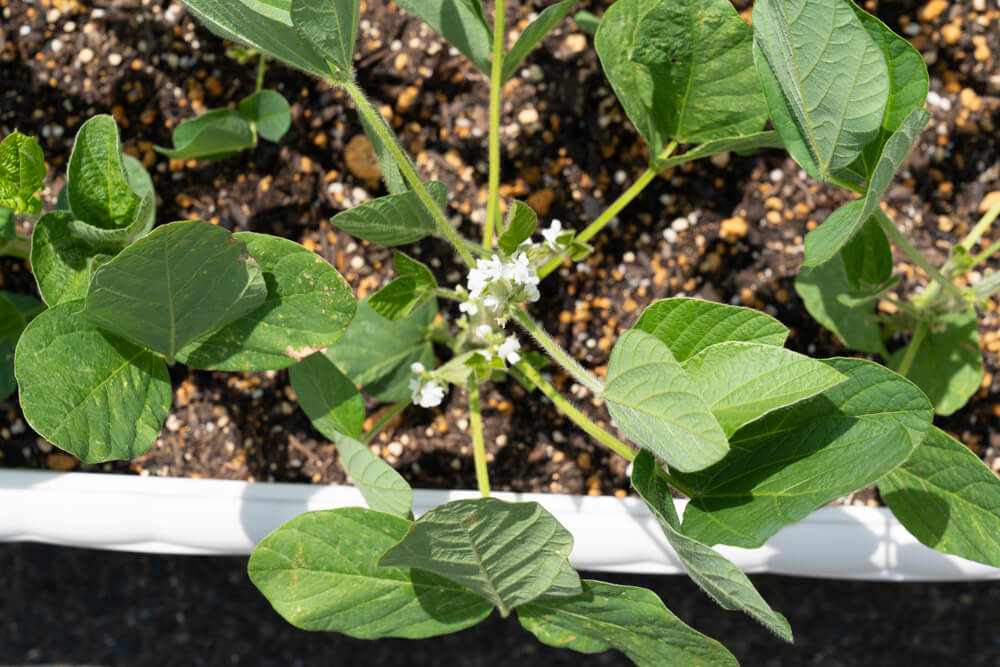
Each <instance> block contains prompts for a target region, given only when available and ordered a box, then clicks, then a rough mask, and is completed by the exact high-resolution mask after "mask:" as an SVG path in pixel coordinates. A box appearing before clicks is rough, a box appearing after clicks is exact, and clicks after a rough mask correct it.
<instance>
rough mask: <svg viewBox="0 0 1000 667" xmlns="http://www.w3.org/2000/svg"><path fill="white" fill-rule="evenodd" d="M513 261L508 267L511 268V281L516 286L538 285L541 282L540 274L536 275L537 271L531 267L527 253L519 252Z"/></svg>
mask: <svg viewBox="0 0 1000 667" xmlns="http://www.w3.org/2000/svg"><path fill="white" fill-rule="evenodd" d="M512 260H513V261H512V262H511V263H510V264H508V265H507V266H508V267H509V272H510V280H513V281H514V283H515V284H518V285H537V284H538V283H539V282H540V278H539V277H538V274H537V273H535V269H534V268H533V267H532V266H531V261H530V260H529V259H528V255H527V253H524V252H519V253H517V254H516V255H514V257H513V258H512Z"/></svg>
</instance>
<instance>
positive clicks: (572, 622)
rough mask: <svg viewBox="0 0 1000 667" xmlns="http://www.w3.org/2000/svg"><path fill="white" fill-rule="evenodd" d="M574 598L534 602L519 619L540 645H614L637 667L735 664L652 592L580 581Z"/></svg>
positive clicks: (598, 648)
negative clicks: (579, 591)
mask: <svg viewBox="0 0 1000 667" xmlns="http://www.w3.org/2000/svg"><path fill="white" fill-rule="evenodd" d="M582 586H583V593H581V594H580V595H578V596H576V597H572V598H558V599H546V600H535V601H534V602H529V603H528V604H526V605H523V606H521V607H518V608H517V617H518V620H519V621H521V625H523V626H524V627H525V628H526V629H527V630H528V631H529V632H531V633H532V634H533V635H535V637H537V638H538V640H539V641H540V642H542V643H543V644H548V645H549V646H556V647H559V648H569V649H573V650H574V651H579V652H580V653H600V652H602V651H607V650H609V649H612V648H613V649H617V650H619V651H621V652H622V653H624V654H625V655H626V656H628V658H629V660H631V661H632V662H634V663H635V664H636V665H639V667H663V666H664V665H713V666H718V667H729V666H732V667H735V666H736V665H738V664H739V663H737V662H736V658H734V657H733V655H732V654H731V653H730V652H729V651H727V650H726V648H725V647H724V646H723V645H722V644H720V643H719V642H717V641H715V640H714V639H711V638H709V637H706V636H705V635H703V634H701V633H700V632H698V631H697V630H694V629H692V628H691V627H689V626H688V625H686V624H685V623H684V622H683V621H682V620H680V619H679V618H677V617H676V616H674V615H673V614H672V613H671V612H670V610H669V609H667V608H666V606H665V605H664V604H663V602H662V601H661V600H660V598H658V597H657V596H656V594H655V593H653V591H650V590H648V589H645V588H636V587H633V586H619V585H617V584H606V583H604V582H601V581H594V580H592V579H584V580H583V581H582Z"/></svg>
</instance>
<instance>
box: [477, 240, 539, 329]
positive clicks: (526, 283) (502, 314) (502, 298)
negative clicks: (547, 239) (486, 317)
mask: <svg viewBox="0 0 1000 667" xmlns="http://www.w3.org/2000/svg"><path fill="white" fill-rule="evenodd" d="M466 280H467V287H468V293H469V296H468V299H467V300H465V301H463V302H462V303H460V304H459V306H458V307H459V310H460V311H461V312H463V313H467V314H469V315H475V314H476V313H478V312H479V309H480V308H483V309H485V310H486V311H488V312H489V314H491V315H493V316H494V317H495V318H497V320H498V321H499V322H500V323H501V326H503V323H504V322H505V321H506V319H507V315H508V313H507V310H508V308H509V307H510V304H514V303H519V302H521V301H537V300H538V298H539V294H538V288H537V287H536V285H538V283H539V282H541V279H540V278H539V277H538V274H537V273H536V272H535V267H534V266H533V265H532V263H531V259H530V258H529V257H528V254H527V253H526V252H524V251H523V250H522V251H519V252H517V253H515V254H514V256H513V257H511V258H510V259H509V260H507V261H504V260H502V259H500V258H499V257H498V256H496V255H493V256H492V257H490V258H489V259H483V258H480V259H478V260H476V266H475V267H474V268H472V269H470V270H469V274H468V276H467V278H466ZM459 292H460V293H462V291H461V289H460V290H459Z"/></svg>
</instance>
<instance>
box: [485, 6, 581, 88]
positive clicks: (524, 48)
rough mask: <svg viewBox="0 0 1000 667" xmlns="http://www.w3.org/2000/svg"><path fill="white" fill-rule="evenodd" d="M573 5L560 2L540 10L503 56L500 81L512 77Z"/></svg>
mask: <svg viewBox="0 0 1000 667" xmlns="http://www.w3.org/2000/svg"><path fill="white" fill-rule="evenodd" d="M575 4H576V0H562V2H557V3H555V4H554V5H549V6H548V7H546V8H545V9H543V10H542V13H541V14H539V15H538V18H536V19H535V20H534V21H532V22H531V23H529V24H528V27H527V28H525V29H524V30H523V31H522V32H521V34H520V36H518V38H517V41H516V42H514V46H512V47H510V51H508V52H507V53H506V55H504V58H503V69H502V70H501V75H500V78H501V80H502V81H506V80H507V79H509V78H510V77H511V76H513V75H514V72H515V71H517V66H518V65H520V64H521V61H522V60H524V58H525V57H526V56H527V55H528V54H529V53H531V51H532V50H533V49H534V48H535V47H536V46H537V45H538V43H539V42H540V41H542V39H543V38H544V37H545V36H546V35H547V34H549V31H551V30H552V28H554V27H556V24H557V23H559V22H560V21H562V20H563V17H564V16H566V14H568V13H569V10H571V9H573V5H575Z"/></svg>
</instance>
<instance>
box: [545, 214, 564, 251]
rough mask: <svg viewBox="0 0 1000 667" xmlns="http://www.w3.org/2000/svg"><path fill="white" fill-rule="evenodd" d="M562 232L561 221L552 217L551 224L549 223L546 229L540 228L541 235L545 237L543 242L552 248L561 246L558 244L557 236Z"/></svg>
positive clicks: (555, 248)
mask: <svg viewBox="0 0 1000 667" xmlns="http://www.w3.org/2000/svg"><path fill="white" fill-rule="evenodd" d="M562 233H563V228H562V222H561V221H560V220H557V219H556V218H552V224H550V225H549V227H548V228H547V229H543V230H542V236H544V237H545V242H546V243H547V244H548V246H549V247H550V248H552V249H553V250H559V249H560V248H561V246H560V244H559V237H560V236H561V235H562Z"/></svg>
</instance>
